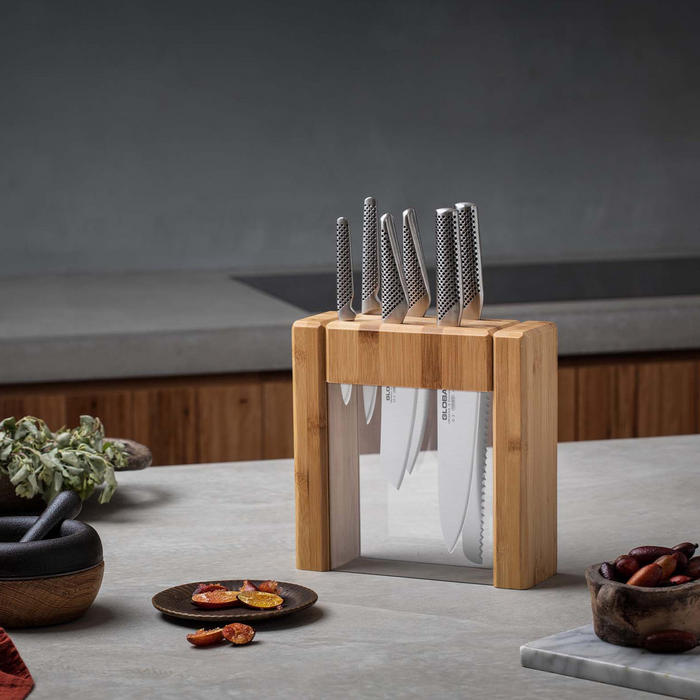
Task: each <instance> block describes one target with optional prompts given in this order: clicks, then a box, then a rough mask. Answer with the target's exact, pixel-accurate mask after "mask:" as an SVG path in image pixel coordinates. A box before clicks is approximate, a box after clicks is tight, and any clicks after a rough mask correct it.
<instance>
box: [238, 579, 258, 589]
mask: <svg viewBox="0 0 700 700" xmlns="http://www.w3.org/2000/svg"><path fill="white" fill-rule="evenodd" d="M239 590H241V591H258V590H260V589H259V588H258V587H257V586H256V585H255V584H254V583H253V582H252V581H249V580H248V579H246V580H245V581H243V585H242V586H241V587H240V589H239Z"/></svg>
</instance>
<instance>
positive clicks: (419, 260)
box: [403, 208, 430, 474]
mask: <svg viewBox="0 0 700 700" xmlns="http://www.w3.org/2000/svg"><path fill="white" fill-rule="evenodd" d="M403 269H404V276H405V277H406V288H407V291H408V312H407V314H406V316H407V317H410V316H413V317H416V316H425V312H426V311H427V310H428V309H429V308H430V282H429V281H428V271H427V269H426V267H425V257H424V255H423V245H422V243H421V238H420V229H419V228H418V218H417V217H416V212H415V210H414V209H411V208H409V209H406V210H405V211H404V213H403ZM413 392H414V396H415V398H414V400H415V404H416V408H415V414H414V419H413V427H412V429H411V439H410V445H409V448H408V459H407V462H406V472H407V473H408V474H410V473H411V472H413V467H414V466H415V463H416V460H417V459H418V455H419V454H420V448H421V445H422V444H423V437H424V435H425V426H426V423H427V419H428V410H429V406H430V390H429V389H413Z"/></svg>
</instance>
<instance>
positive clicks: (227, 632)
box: [222, 622, 255, 646]
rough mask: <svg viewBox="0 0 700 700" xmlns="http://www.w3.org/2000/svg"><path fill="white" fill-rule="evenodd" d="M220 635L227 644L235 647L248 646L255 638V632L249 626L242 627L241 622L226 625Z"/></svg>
mask: <svg viewBox="0 0 700 700" xmlns="http://www.w3.org/2000/svg"><path fill="white" fill-rule="evenodd" d="M222 633H223V637H224V639H225V640H226V641H227V642H231V644H235V645H237V646H241V645H243V644H249V643H250V642H252V641H253V637H255V630H254V629H253V628H252V627H251V626H250V625H244V624H243V623H242V622H232V623H231V624H230V625H226V627H224V629H223V632H222Z"/></svg>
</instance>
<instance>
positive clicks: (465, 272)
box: [455, 202, 491, 564]
mask: <svg viewBox="0 0 700 700" xmlns="http://www.w3.org/2000/svg"><path fill="white" fill-rule="evenodd" d="M455 210H456V212H457V235H458V240H459V251H460V254H459V259H460V261H461V276H460V298H461V303H462V318H463V319H468V320H475V319H480V318H481V310H482V308H483V306H484V285H483V276H482V272H481V240H480V237H479V215H478V211H477V208H476V205H475V204H472V203H471V202H460V203H459V204H455ZM468 394H469V399H470V400H471V401H472V402H473V404H474V409H473V410H474V411H475V413H476V425H475V439H474V443H473V450H472V460H471V461H472V464H471V471H472V483H471V489H470V492H469V499H468V502H467V510H466V516H465V519H464V526H463V529H462V550H463V552H464V555H465V556H466V557H467V559H468V560H469V561H471V562H473V563H474V564H483V561H484V552H483V544H484V505H485V504H484V496H485V493H484V491H485V487H486V444H487V440H488V430H489V424H490V417H491V416H490V414H491V395H490V394H489V393H488V392H483V393H480V392H468ZM464 427H465V430H469V429H470V426H467V425H465V426H464Z"/></svg>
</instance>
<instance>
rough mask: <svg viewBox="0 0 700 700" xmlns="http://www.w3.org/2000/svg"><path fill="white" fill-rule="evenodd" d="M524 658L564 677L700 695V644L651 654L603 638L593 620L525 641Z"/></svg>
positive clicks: (698, 698)
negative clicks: (675, 652) (589, 622)
mask: <svg viewBox="0 0 700 700" xmlns="http://www.w3.org/2000/svg"><path fill="white" fill-rule="evenodd" d="M520 663H521V664H522V665H523V666H526V667H527V668H534V669H538V670H540V671H549V672H550V673H560V674H562V675H564V676H574V677H575V678H585V679H586V680H589V681H598V682H600V683H609V684H611V685H620V686H624V687H626V688H635V689H636V690H645V691H647V692H649V693H658V694H659V695H670V696H671V697H676V698H687V699H688V700H700V647H699V648H697V649H693V651H690V652H686V653H684V654H652V653H650V652H648V651H645V650H644V649H636V648H631V647H619V646H615V645H614V644H608V643H607V642H603V641H602V640H600V639H598V637H596V635H595V632H593V625H585V626H584V627H577V628H576V629H572V630H568V631H567V632H560V633H559V634H555V635H553V636H551V637H545V638H544V639H538V640H537V641H536V642H529V643H528V644H525V645H523V646H521V647H520Z"/></svg>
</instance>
